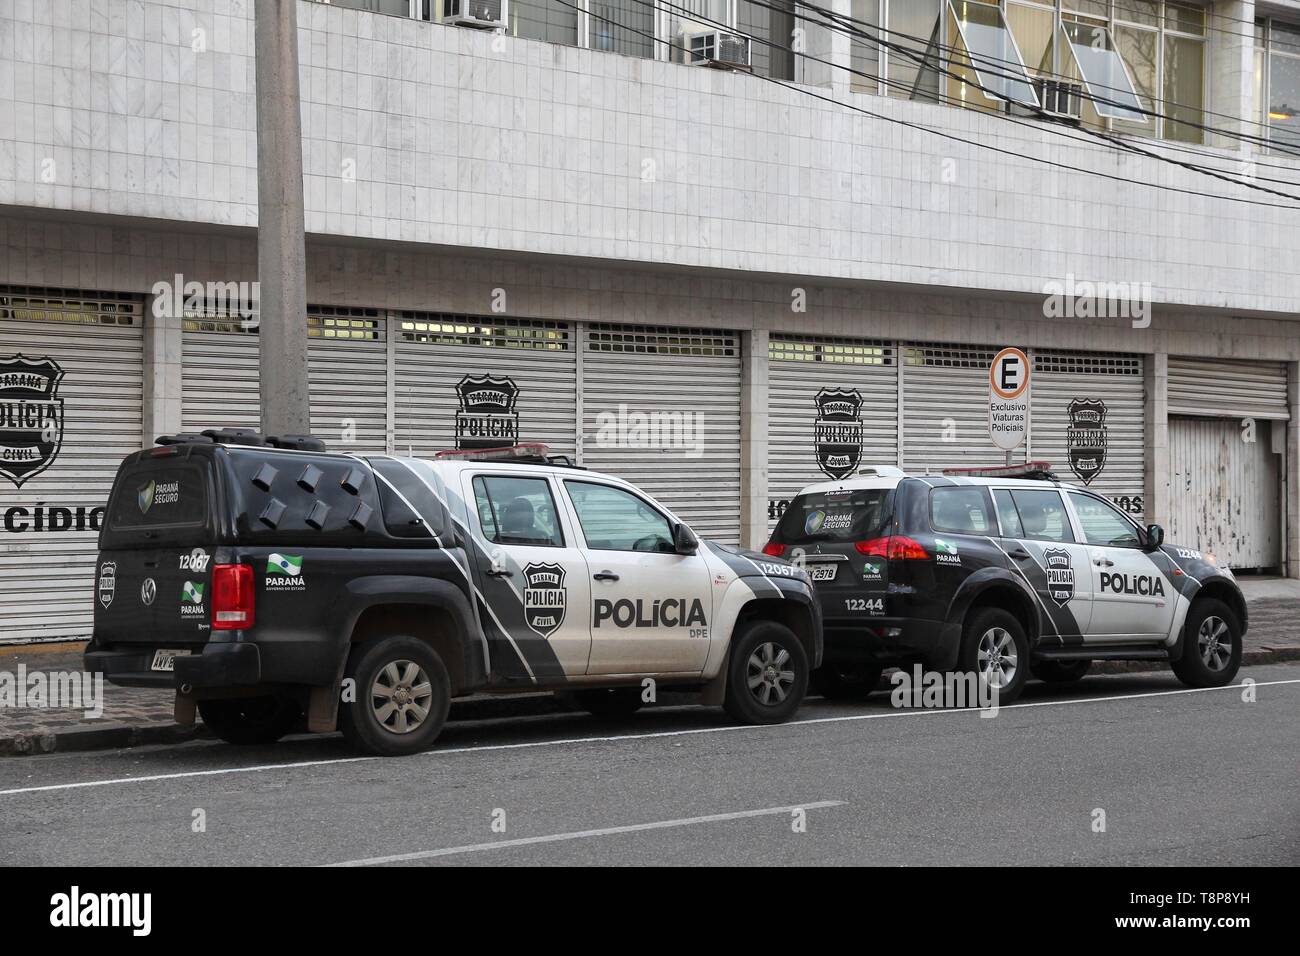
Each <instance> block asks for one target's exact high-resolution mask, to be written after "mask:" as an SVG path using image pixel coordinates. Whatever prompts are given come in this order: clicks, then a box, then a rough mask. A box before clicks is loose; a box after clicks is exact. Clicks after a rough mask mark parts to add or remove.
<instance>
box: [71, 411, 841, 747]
mask: <svg viewBox="0 0 1300 956" xmlns="http://www.w3.org/2000/svg"><path fill="white" fill-rule="evenodd" d="M159 442H160V444H159V447H156V448H153V449H149V450H145V451H141V452H137V453H136V454H133V455H131V456H129V457H128V458H127V459H126V460H125V461H124V462H123V464H122V466H121V468H120V469H119V471H118V474H117V478H116V480H115V482H114V486H113V491H112V494H111V496H110V499H109V505H108V515H107V520H106V522H105V524H104V527H103V529H102V531H101V533H100V540H99V548H100V554H99V564H98V568H97V573H96V579H95V627H94V637H93V640H92V641H91V643H90V644H89V646H88V647H87V650H86V665H87V668H88V669H90V670H92V671H102V672H103V673H104V674H105V675H106V677H107V679H108V680H110V681H112V682H113V683H116V684H121V685H125V686H132V687H161V688H175V689H176V691H177V716H178V719H179V720H190V721H192V720H193V718H194V712H195V709H197V711H198V713H199V714H200V715H201V716H202V717H203V720H204V722H205V723H206V724H208V725H209V727H211V728H212V730H213V731H214V732H215V733H216V734H217V735H219V736H220V737H222V738H223V739H225V740H228V741H230V742H232V743H265V742H270V741H273V740H276V739H278V738H279V737H281V736H283V735H284V734H286V733H288V732H290V731H292V730H294V729H296V728H298V727H299V726H300V725H302V724H303V723H304V722H305V726H306V728H307V729H308V730H311V731H320V732H326V731H331V730H333V729H335V727H336V726H337V727H338V728H340V729H342V731H343V733H344V735H345V736H346V737H347V739H348V740H349V741H350V742H351V743H352V744H353V745H355V746H356V747H358V748H359V749H361V750H363V751H366V752H369V753H375V754H389V755H397V754H407V753H412V752H414V751H418V750H420V749H422V748H424V747H427V746H428V745H429V744H430V743H431V742H432V741H433V739H434V738H435V737H436V736H437V735H438V732H439V730H440V729H441V727H442V725H443V722H444V721H445V720H446V718H447V713H448V705H449V703H450V701H451V700H452V699H453V698H456V697H462V696H465V695H468V694H471V693H476V692H482V691H487V692H501V693H509V692H519V691H533V690H537V689H552V690H564V691H568V692H572V693H573V695H574V696H575V697H576V698H577V700H578V701H579V702H580V703H581V704H582V705H583V706H585V707H586V708H587V709H588V710H590V711H592V712H593V713H596V714H598V715H604V716H617V715H622V714H629V713H631V712H632V711H634V710H636V709H637V708H638V707H639V706H640V705H641V703H642V700H643V697H646V696H649V695H648V691H649V690H650V688H651V687H655V688H663V687H674V688H684V689H692V688H693V689H698V690H700V691H702V692H703V699H704V701H705V702H707V703H720V704H722V705H723V707H724V708H725V709H726V711H727V713H728V714H730V715H731V716H732V717H734V718H735V719H737V720H740V721H745V722H750V723H775V722H780V721H784V720H786V719H788V718H789V717H790V716H791V715H792V714H793V713H794V711H795V709H796V708H797V707H798V706H799V703H800V701H801V700H802V698H803V696H804V691H805V690H806V688H807V685H808V680H809V675H810V672H811V671H812V669H813V668H815V667H816V666H817V665H818V664H819V663H820V660H821V653H822V650H821V648H822V644H821V641H822V637H821V614H820V609H819V607H818V605H817V603H816V600H815V597H814V594H813V591H812V587H811V585H810V583H809V582H808V580H807V576H806V574H805V573H804V572H803V571H802V570H800V569H799V568H797V567H794V566H792V565H790V564H788V563H787V562H784V561H780V560H773V559H770V558H767V557H765V556H764V555H762V554H758V553H746V552H743V551H740V550H737V549H735V548H731V547H726V546H723V545H719V544H713V543H709V542H702V541H699V540H697V538H696V536H695V535H694V534H693V533H692V532H691V530H690V528H688V527H687V526H686V525H685V524H683V523H682V522H681V521H679V520H678V519H676V518H675V517H674V516H673V515H672V514H670V513H669V512H668V511H667V510H666V509H664V508H663V507H662V506H660V505H658V504H656V503H655V501H654V500H653V499H651V498H650V497H648V496H646V495H645V494H643V493H642V492H640V491H638V490H637V489H636V488H634V487H633V486H632V485H629V484H628V483H627V482H625V481H621V480H620V479H618V478H613V477H609V476H607V475H601V474H597V473H595V472H591V471H586V470H584V469H581V468H576V467H573V466H571V465H567V464H563V463H560V462H559V461H558V460H557V459H555V458H552V457H549V456H548V455H547V454H546V449H545V446H541V445H530V446H517V447H515V448H512V449H505V450H497V451H482V452H463V453H450V454H446V455H444V456H441V457H439V458H437V459H435V460H422V459H417V458H396V457H387V456H367V457H358V456H351V455H344V454H330V453H327V452H326V451H325V450H324V446H323V444H322V443H320V442H319V441H317V440H316V439H311V438H306V439H287V440H279V439H272V438H268V439H264V438H262V437H261V436H259V435H256V434H253V433H251V432H246V431H240V430H210V431H207V432H204V433H203V434H202V435H181V436H174V437H168V438H162V439H159ZM646 678H653V684H650V683H648V682H646V680H645V679H646Z"/></svg>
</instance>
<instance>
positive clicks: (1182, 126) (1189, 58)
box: [1163, 36, 1205, 143]
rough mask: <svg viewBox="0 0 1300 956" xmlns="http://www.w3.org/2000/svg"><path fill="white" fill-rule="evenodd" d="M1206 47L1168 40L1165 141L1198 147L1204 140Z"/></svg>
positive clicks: (1201, 43)
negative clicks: (1175, 141) (1174, 141)
mask: <svg viewBox="0 0 1300 956" xmlns="http://www.w3.org/2000/svg"><path fill="white" fill-rule="evenodd" d="M1204 96H1205V43H1204V41H1202V40H1193V39H1191V38H1190V37H1179V36H1166V37H1165V102H1164V110H1163V112H1164V114H1165V117H1166V118H1165V138H1166V139H1176V140H1181V141H1182V142H1184V143H1199V142H1201V141H1202V140H1203V138H1204V130H1202V129H1201V125H1203V124H1204V123H1205V114H1204V111H1203V109H1202V106H1203V101H1204Z"/></svg>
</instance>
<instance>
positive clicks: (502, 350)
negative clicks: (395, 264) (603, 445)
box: [390, 312, 578, 456]
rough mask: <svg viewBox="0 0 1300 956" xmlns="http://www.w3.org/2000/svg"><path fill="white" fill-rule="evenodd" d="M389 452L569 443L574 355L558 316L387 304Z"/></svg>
mask: <svg viewBox="0 0 1300 956" xmlns="http://www.w3.org/2000/svg"><path fill="white" fill-rule="evenodd" d="M390 316H391V319H392V321H395V322H398V323H399V325H398V327H397V333H398V339H397V385H396V404H397V431H396V449H395V450H396V452H397V454H401V455H405V454H407V453H408V451H409V452H410V453H413V454H416V455H420V456H430V455H433V454H435V453H437V452H440V451H444V450H446V449H449V448H456V447H487V446H492V445H497V446H501V445H511V444H516V443H517V442H545V443H546V444H547V445H549V446H550V449H551V451H552V452H553V453H555V454H564V455H570V456H572V455H573V454H575V452H576V448H577V433H578V428H577V358H576V350H575V347H574V335H573V327H572V326H571V325H570V324H569V323H567V322H554V321H549V320H543V319H515V318H503V317H499V316H493V317H491V318H488V317H485V316H465V315H445V314H442V313H425V312H393V313H390Z"/></svg>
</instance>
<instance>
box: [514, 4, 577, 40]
mask: <svg viewBox="0 0 1300 956" xmlns="http://www.w3.org/2000/svg"><path fill="white" fill-rule="evenodd" d="M575 6H576V4H575ZM508 9H509V11H510V34H511V35H512V36H517V37H526V38H527V39H529V40H546V41H548V42H550V43H567V44H569V45H570V46H576V45H577V43H578V11H577V10H576V9H574V7H567V6H565V5H564V4H563V3H560V2H559V0H510V4H509V8H508Z"/></svg>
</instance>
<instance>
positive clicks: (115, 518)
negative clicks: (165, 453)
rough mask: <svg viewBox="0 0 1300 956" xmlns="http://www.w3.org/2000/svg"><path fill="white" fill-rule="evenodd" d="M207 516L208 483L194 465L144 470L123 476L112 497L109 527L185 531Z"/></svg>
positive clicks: (201, 470)
mask: <svg viewBox="0 0 1300 956" xmlns="http://www.w3.org/2000/svg"><path fill="white" fill-rule="evenodd" d="M207 514H208V483H207V478H206V476H205V474H204V472H203V469H201V468H199V467H197V466H195V465H167V466H162V467H157V468H145V469H140V470H138V471H135V472H131V473H129V474H127V475H125V476H123V477H122V479H121V480H120V482H119V484H118V488H117V491H116V493H115V495H114V497H113V506H112V511H111V513H110V514H109V522H108V523H109V527H110V528H112V529H113V530H115V531H125V530H130V529H132V528H188V527H195V526H198V525H202V524H204V523H205V521H206V520H207Z"/></svg>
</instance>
